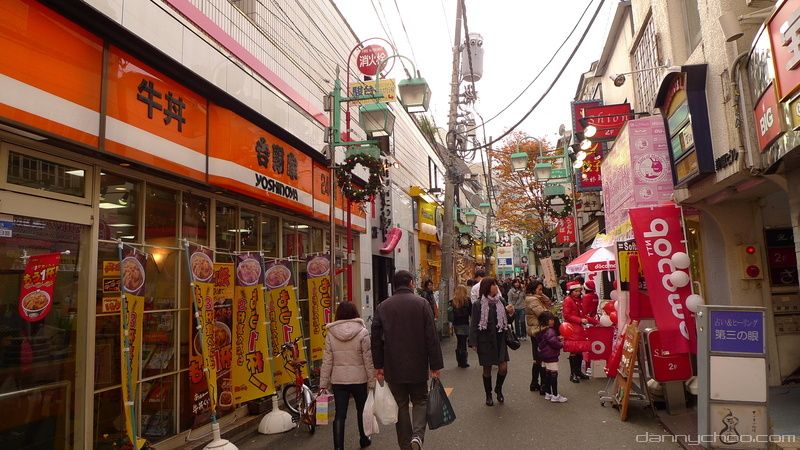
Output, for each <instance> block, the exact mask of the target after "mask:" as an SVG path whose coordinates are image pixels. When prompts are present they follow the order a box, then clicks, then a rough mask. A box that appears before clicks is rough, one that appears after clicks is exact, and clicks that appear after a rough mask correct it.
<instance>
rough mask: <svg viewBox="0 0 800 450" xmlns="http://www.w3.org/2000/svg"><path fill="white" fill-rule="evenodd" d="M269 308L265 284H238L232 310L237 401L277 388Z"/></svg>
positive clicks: (261, 395)
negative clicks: (271, 361) (269, 337)
mask: <svg viewBox="0 0 800 450" xmlns="http://www.w3.org/2000/svg"><path fill="white" fill-rule="evenodd" d="M266 314H267V308H266V305H264V285H262V284H256V285H254V286H236V298H235V300H234V314H233V336H234V338H233V355H234V357H233V364H232V365H231V373H232V377H231V378H232V385H233V400H234V403H238V404H240V403H244V402H247V401H250V400H253V399H257V398H261V397H264V396H267V395H270V394H272V393H273V392H275V385H274V384H273V382H272V372H271V371H270V369H269V354H268V353H266V352H265V350H266V349H267V348H268V347H269V346H268V343H267V342H268V341H267V333H266V330H267V318H266Z"/></svg>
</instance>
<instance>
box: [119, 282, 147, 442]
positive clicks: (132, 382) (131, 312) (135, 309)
mask: <svg viewBox="0 0 800 450" xmlns="http://www.w3.org/2000/svg"><path fill="white" fill-rule="evenodd" d="M125 299H126V300H125V301H126V302H127V314H126V317H124V318H123V319H124V320H121V321H120V333H121V336H125V328H126V325H127V329H128V330H127V331H128V342H129V345H130V348H129V351H130V358H131V360H130V365H131V370H130V373H128V370H126V369H125V368H126V367H127V364H128V363H127V361H126V360H125V358H126V352H125V344H126V342H125V339H120V346H121V347H122V351H121V352H120V355H121V357H122V367H123V369H122V404H123V405H126V406H124V407H123V408H122V409H123V410H124V411H125V428H126V431H127V432H128V439H129V440H131V441H133V427H132V424H133V421H134V420H138V419H137V418H135V417H132V416H131V413H132V412H133V411H132V408H130V407H128V406H127V405H128V402H131V401H135V400H134V399H135V398H136V394H135V392H137V389H138V387H139V363H140V361H141V360H142V320H143V319H144V297H141V296H138V295H132V294H131V293H127V294H126V295H125ZM128 386H132V387H133V392H129V391H128ZM137 434H140V433H137ZM145 442H146V441H145V440H144V439H141V438H138V437H137V438H136V443H137V448H142V447H144V444H145Z"/></svg>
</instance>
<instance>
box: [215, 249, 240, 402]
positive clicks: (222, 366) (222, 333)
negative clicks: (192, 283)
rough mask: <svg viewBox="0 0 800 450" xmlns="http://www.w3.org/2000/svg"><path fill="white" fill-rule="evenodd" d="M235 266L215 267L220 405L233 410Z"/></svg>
mask: <svg viewBox="0 0 800 450" xmlns="http://www.w3.org/2000/svg"><path fill="white" fill-rule="evenodd" d="M234 269H235V266H234V264H233V263H214V328H212V330H214V345H215V349H214V352H213V355H214V361H215V365H216V368H217V391H218V392H217V405H218V406H219V409H220V410H221V411H229V410H231V409H232V408H233V390H232V389H231V362H232V359H233V333H232V327H233V324H232V321H233V295H234V275H233V274H234Z"/></svg>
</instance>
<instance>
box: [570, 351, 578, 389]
mask: <svg viewBox="0 0 800 450" xmlns="http://www.w3.org/2000/svg"><path fill="white" fill-rule="evenodd" d="M577 357H578V358H580V355H577ZM576 363H577V364H580V360H579V359H577V358H576V355H569V381H571V382H573V383H580V382H581V380H580V378H579V377H578V373H579V372H580V366H577V367H576V365H575V364H576Z"/></svg>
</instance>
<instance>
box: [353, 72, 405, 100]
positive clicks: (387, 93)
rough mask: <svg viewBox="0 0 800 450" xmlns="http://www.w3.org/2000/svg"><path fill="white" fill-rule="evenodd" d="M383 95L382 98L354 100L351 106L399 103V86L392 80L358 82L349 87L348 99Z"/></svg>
mask: <svg viewBox="0 0 800 450" xmlns="http://www.w3.org/2000/svg"><path fill="white" fill-rule="evenodd" d="M374 95H381V97H378V98H373V99H364V100H353V101H351V102H350V104H351V105H366V104H367V103H379V102H380V103H387V102H394V101H397V86H396V84H395V82H394V80H392V79H383V78H381V79H380V80H375V81H357V82H355V83H350V85H349V86H348V87H347V96H348V97H362V96H374Z"/></svg>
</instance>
